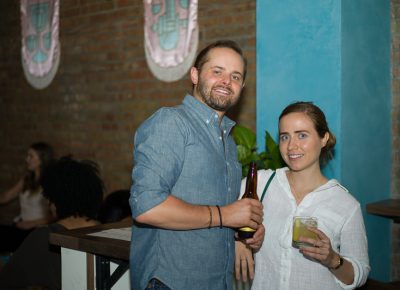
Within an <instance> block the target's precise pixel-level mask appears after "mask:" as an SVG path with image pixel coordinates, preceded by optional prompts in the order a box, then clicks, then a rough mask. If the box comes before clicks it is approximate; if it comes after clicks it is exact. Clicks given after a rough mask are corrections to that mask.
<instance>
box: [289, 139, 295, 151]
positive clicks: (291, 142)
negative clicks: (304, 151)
mask: <svg viewBox="0 0 400 290" xmlns="http://www.w3.org/2000/svg"><path fill="white" fill-rule="evenodd" d="M288 148H289V149H296V148H297V140H296V139H295V138H290V140H289V144H288Z"/></svg>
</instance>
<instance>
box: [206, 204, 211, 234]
mask: <svg viewBox="0 0 400 290" xmlns="http://www.w3.org/2000/svg"><path fill="white" fill-rule="evenodd" d="M207 208H208V212H209V214H210V222H209V223H208V228H211V225H212V211H211V208H210V206H209V205H207Z"/></svg>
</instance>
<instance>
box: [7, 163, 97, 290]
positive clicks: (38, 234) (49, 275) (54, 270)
mask: <svg viewBox="0 0 400 290" xmlns="http://www.w3.org/2000/svg"><path fill="white" fill-rule="evenodd" d="M41 185H42V188H43V195H44V196H45V198H47V199H48V201H49V203H50V207H51V209H52V211H53V213H54V215H55V216H56V217H57V222H55V223H53V224H50V225H47V226H42V227H39V228H37V229H35V230H34V231H33V232H32V233H30V234H29V236H28V237H27V238H26V239H25V240H24V242H23V243H22V244H21V246H20V247H19V248H18V249H17V251H16V252H15V253H14V254H13V255H12V256H11V259H10V260H9V262H8V263H7V264H6V265H5V266H4V268H3V269H2V270H1V271H0V289H26V288H27V287H31V286H38V287H43V288H45V289H61V255H60V248H59V247H57V246H53V245H50V244H49V235H50V233H51V232H54V231H60V230H66V229H67V230H71V229H77V228H83V227H88V226H94V225H98V224H99V222H98V221H97V220H96V218H97V213H98V211H99V208H100V205H101V202H102V199H103V182H102V180H101V178H100V176H99V171H98V168H97V166H96V165H95V163H93V162H90V161H76V160H73V159H71V158H70V157H64V158H61V159H60V160H59V161H57V162H56V163H54V164H53V165H51V166H50V167H49V168H48V170H46V171H45V172H44V173H43V178H42V181H41Z"/></svg>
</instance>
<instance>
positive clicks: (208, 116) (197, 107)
mask: <svg viewBox="0 0 400 290" xmlns="http://www.w3.org/2000/svg"><path fill="white" fill-rule="evenodd" d="M183 104H184V105H185V106H188V107H189V108H190V109H191V110H193V111H195V112H196V114H197V115H199V116H200V118H201V119H202V120H203V121H204V122H205V123H206V124H212V125H215V126H219V124H218V114H217V113H216V112H215V111H214V110H213V109H211V108H210V107H209V106H207V105H206V104H204V103H202V102H200V101H199V100H198V99H196V98H195V97H193V96H192V95H189V94H187V95H186V96H185V98H184V100H183ZM235 124H236V123H235V122H234V121H232V120H231V119H229V118H228V117H227V116H224V117H222V122H221V126H220V127H221V129H222V130H224V131H226V132H227V133H228V134H229V132H230V130H231V129H232V127H233V126H235Z"/></svg>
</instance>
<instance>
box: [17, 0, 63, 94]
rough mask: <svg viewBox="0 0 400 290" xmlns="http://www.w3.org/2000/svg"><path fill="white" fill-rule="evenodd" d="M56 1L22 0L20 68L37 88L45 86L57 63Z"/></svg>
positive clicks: (57, 9) (54, 71)
mask: <svg viewBox="0 0 400 290" xmlns="http://www.w3.org/2000/svg"><path fill="white" fill-rule="evenodd" d="M59 8H60V1H59V0H21V31H22V51H21V52H22V67H23V69H24V73H25V77H26V79H27V80H28V82H29V83H30V84H31V85H32V86H33V87H34V88H36V89H43V88H45V87H47V86H48V85H49V84H50V83H51V81H52V80H53V78H54V76H55V75H56V72H57V69H58V65H59V62H60V43H59V10H60V9H59Z"/></svg>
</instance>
